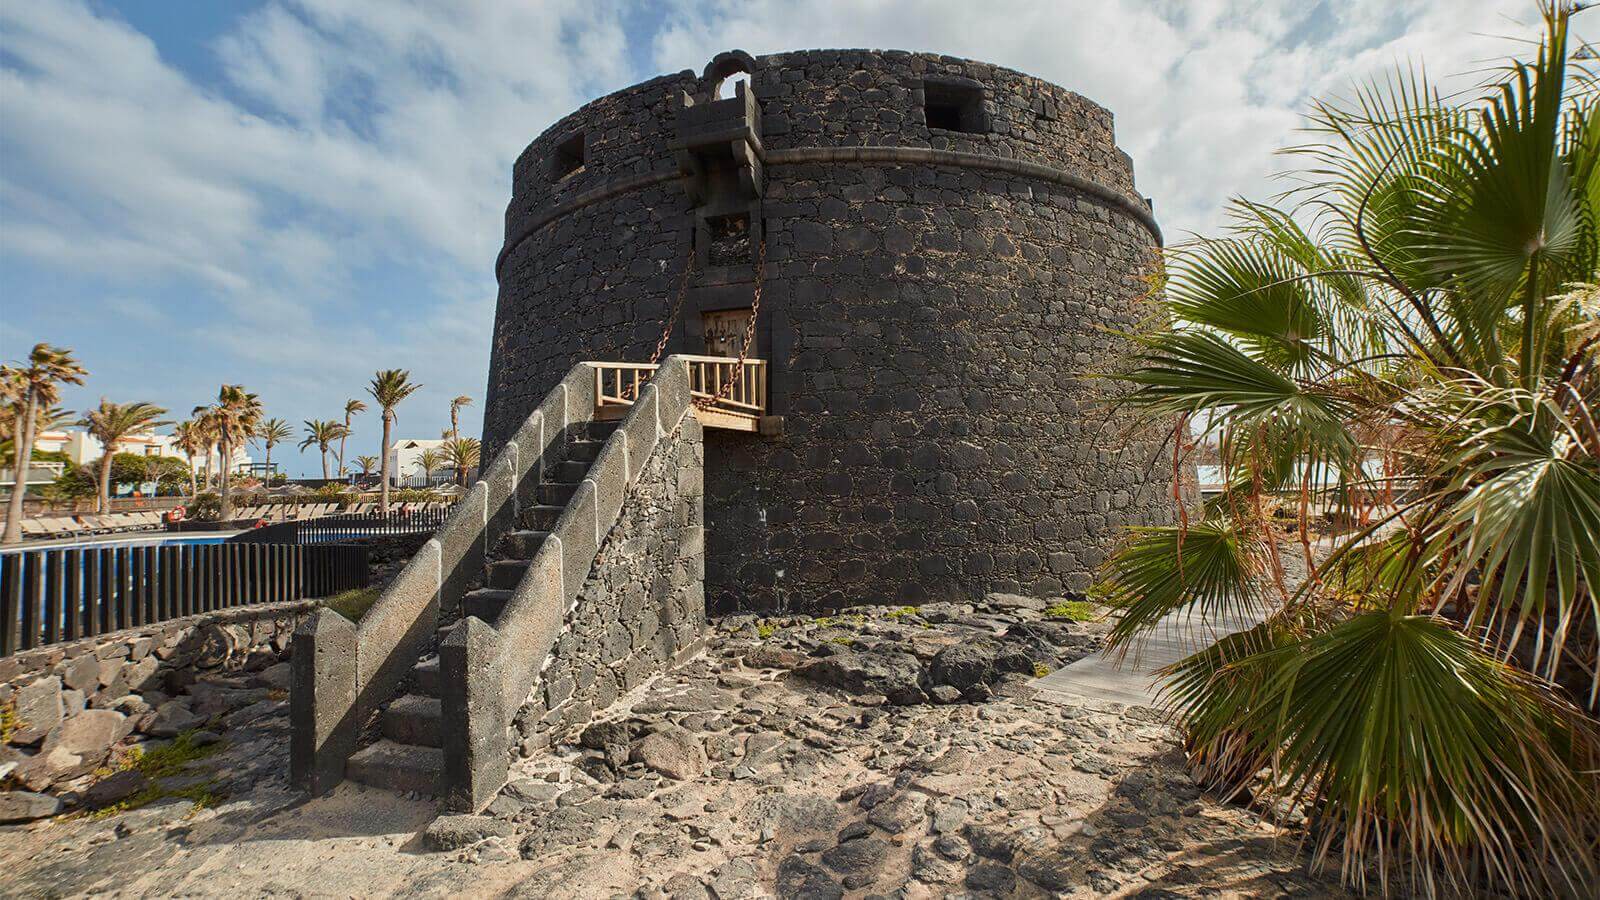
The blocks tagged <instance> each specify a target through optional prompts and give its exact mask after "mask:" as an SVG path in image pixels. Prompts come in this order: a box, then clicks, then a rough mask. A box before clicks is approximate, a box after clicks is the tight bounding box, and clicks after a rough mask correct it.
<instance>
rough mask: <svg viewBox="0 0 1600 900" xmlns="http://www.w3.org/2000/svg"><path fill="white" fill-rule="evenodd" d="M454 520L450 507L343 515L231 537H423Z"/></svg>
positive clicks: (295, 540) (247, 540) (256, 540)
mask: <svg viewBox="0 0 1600 900" xmlns="http://www.w3.org/2000/svg"><path fill="white" fill-rule="evenodd" d="M449 517H450V508H449V507H445V508H442V509H440V508H434V509H425V510H414V511H396V512H391V513H389V514H388V515H382V514H379V513H372V514H366V515H363V514H355V513H349V514H341V515H333V516H322V517H320V518H316V519H297V520H295V521H292V522H273V523H271V524H269V525H263V526H261V527H260V528H252V529H250V530H249V531H242V532H240V533H238V534H236V535H234V536H233V537H231V538H229V539H228V540H229V542H230V543H240V544H325V543H328V542H329V541H349V540H357V539H360V538H367V537H382V536H383V535H389V534H421V533H423V532H431V531H434V530H436V529H437V528H438V527H439V526H440V525H443V524H444V523H445V520H446V519H448V518H449Z"/></svg>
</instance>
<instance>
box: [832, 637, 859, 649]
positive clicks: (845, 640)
mask: <svg viewBox="0 0 1600 900" xmlns="http://www.w3.org/2000/svg"><path fill="white" fill-rule="evenodd" d="M828 640H830V641H832V642H833V643H835V644H838V645H839V646H841V647H848V646H850V645H852V644H854V643H855V642H856V639H855V638H853V637H845V636H843V635H840V636H839V637H834V638H828Z"/></svg>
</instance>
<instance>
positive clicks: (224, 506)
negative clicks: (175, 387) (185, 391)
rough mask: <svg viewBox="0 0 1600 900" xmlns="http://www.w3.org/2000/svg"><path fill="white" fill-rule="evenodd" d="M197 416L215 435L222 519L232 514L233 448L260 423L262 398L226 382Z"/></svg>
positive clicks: (247, 436) (198, 407)
mask: <svg viewBox="0 0 1600 900" xmlns="http://www.w3.org/2000/svg"><path fill="white" fill-rule="evenodd" d="M194 415H195V416H196V418H202V419H203V420H204V421H205V422H206V425H207V427H208V429H209V430H210V431H211V433H212V434H213V435H214V436H215V438H216V442H217V455H218V457H219V460H220V462H219V468H220V470H221V478H220V482H221V484H220V490H221V493H222V503H221V509H220V510H219V511H218V513H217V517H218V518H219V519H223V520H227V519H231V518H233V497H232V496H231V495H230V491H229V484H228V476H229V474H230V473H229V469H231V468H232V466H233V451H234V448H235V447H239V446H242V445H243V444H244V442H245V441H248V440H249V439H250V436H251V435H253V434H255V433H256V429H257V428H259V427H260V425H261V416H262V409H261V398H260V397H258V396H256V395H255V394H252V393H250V392H249V391H246V390H245V389H244V387H243V386H242V385H237V384H225V385H223V386H222V387H221V389H219V390H218V391H217V402H215V403H213V404H211V405H210V406H197V407H195V410H194Z"/></svg>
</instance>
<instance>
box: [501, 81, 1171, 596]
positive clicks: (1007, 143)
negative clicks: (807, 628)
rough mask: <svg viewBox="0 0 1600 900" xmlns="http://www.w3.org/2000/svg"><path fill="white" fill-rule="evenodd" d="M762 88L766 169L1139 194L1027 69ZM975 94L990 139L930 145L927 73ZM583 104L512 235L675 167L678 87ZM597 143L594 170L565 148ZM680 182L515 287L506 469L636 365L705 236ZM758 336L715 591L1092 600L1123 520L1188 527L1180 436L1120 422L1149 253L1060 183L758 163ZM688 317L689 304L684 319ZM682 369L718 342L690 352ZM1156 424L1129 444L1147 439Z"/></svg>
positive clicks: (612, 202) (525, 199) (1084, 124)
mask: <svg viewBox="0 0 1600 900" xmlns="http://www.w3.org/2000/svg"><path fill="white" fill-rule="evenodd" d="M759 63H760V66H759V68H758V70H757V71H756V72H755V73H754V76H753V80H752V81H753V85H754V92H755V94H756V97H757V99H758V101H759V103H760V106H761V116H762V134H763V139H764V141H765V146H766V149H767V151H768V154H769V156H770V155H771V154H772V151H775V150H778V151H781V150H785V149H791V148H811V147H846V146H861V145H882V146H906V147H924V148H934V149H948V150H957V151H961V152H965V153H979V154H984V155H990V156H999V157H1006V158H1015V159H1021V160H1026V161H1028V162H1033V163H1040V164H1044V165H1048V166H1052V167H1054V168H1058V169H1061V170H1064V171H1066V172H1068V173H1071V174H1072V175H1076V176H1078V177H1081V178H1087V179H1090V180H1092V181H1095V182H1098V183H1100V184H1102V185H1105V186H1107V187H1111V188H1114V189H1117V190H1118V191H1119V192H1122V193H1124V194H1127V195H1128V196H1130V197H1136V195H1134V194H1133V193H1132V185H1133V174H1132V168H1131V165H1130V164H1129V162H1128V159H1127V157H1126V156H1125V155H1124V154H1122V153H1121V151H1119V150H1117V148H1116V147H1115V144H1114V142H1113V137H1112V130H1111V115H1110V113H1109V112H1107V111H1106V110H1104V109H1102V108H1100V107H1099V106H1096V105H1095V104H1093V103H1091V102H1090V101H1088V100H1085V99H1084V98H1082V97H1079V96H1078V95H1076V94H1073V93H1071V92H1069V91H1066V90H1064V89H1062V88H1059V87H1056V86H1054V85H1050V84H1047V83H1045V82H1041V81H1039V80H1037V79H1034V78H1030V77H1028V76H1025V75H1021V74H1019V73H1016V72H1012V71H1010V70H1006V69H1002V68H999V67H995V66H990V65H987V64H983V63H975V62H968V61H961V60H954V59H951V58H948V57H939V56H933V55H926V54H909V53H896V52H888V53H874V52H867V51H807V52H801V53H788V54H779V55H775V56H769V57H763V58H761V59H760V60H759ZM928 78H937V79H943V80H946V81H952V82H954V83H962V84H965V83H975V84H978V85H981V86H982V90H983V91H984V106H985V111H986V113H987V116H988V119H989V123H988V124H989V131H988V132H987V133H985V134H981V135H975V134H963V133H956V132H945V131H938V130H930V129H929V128H927V126H926V125H925V124H924V122H923V113H922V97H921V94H920V93H919V92H920V91H921V90H922V89H923V84H924V80H925V79H928ZM696 83H697V81H696V79H695V78H694V77H693V75H692V74H690V73H687V72H685V73H680V74H678V75H674V76H669V77H666V78H662V79H657V80H655V81H653V82H647V83H645V84H643V85H639V86H635V87H633V88H629V89H626V90H623V91H620V92H618V93H616V94H612V95H608V96H607V97H603V98H600V99H599V100H596V101H594V102H593V103H590V104H589V105H587V106H585V107H584V108H583V109H581V110H579V111H578V112H576V113H574V114H573V115H572V116H569V117H567V118H566V119H564V120H563V121H562V122H560V123H558V124H557V125H556V126H554V127H552V128H551V129H550V130H549V131H548V132H546V133H545V135H543V136H541V137H540V138H539V139H538V140H536V141H534V143H533V144H532V145H531V146H530V147H529V149H528V151H527V152H526V153H524V155H523V157H522V158H521V159H519V161H518V164H517V169H516V184H515V188H514V197H513V200H512V203H511V205H510V207H509V208H508V211H507V233H508V235H513V236H514V235H518V234H520V233H521V232H522V231H523V230H524V229H525V227H526V225H527V223H529V222H531V221H536V220H537V219H538V218H539V217H541V216H543V215H546V214H548V212H549V211H551V210H552V209H556V208H558V207H560V206H561V205H562V204H567V203H570V202H571V201H572V200H573V199H574V198H576V197H578V196H580V195H582V194H584V193H585V192H592V191H596V190H599V189H603V188H604V187H605V186H607V185H613V184H616V183H618V182H620V181H622V180H624V179H637V178H641V176H645V177H647V176H648V175H649V174H650V173H652V172H660V173H671V172H674V171H675V164H674V162H673V159H672V156H671V152H670V151H669V150H668V149H667V146H666V145H667V141H668V140H669V135H670V134H671V131H672V123H673V119H672V113H671V107H670V106H669V104H668V98H669V96H670V94H669V92H670V91H672V90H681V89H693V88H694V87H695V85H696ZM579 130H582V131H583V132H584V134H585V136H586V137H585V140H586V142H587V156H586V161H585V165H584V168H583V170H582V171H580V172H578V173H576V174H573V175H570V176H568V177H567V178H566V179H564V180H562V181H560V182H559V183H552V179H551V177H550V170H549V168H548V158H549V154H550V153H551V152H553V148H554V147H555V145H556V144H558V143H559V142H561V141H562V140H565V139H566V138H568V137H569V136H570V135H571V134H573V133H574V132H575V131H579ZM689 213H690V210H689V203H688V201H687V199H686V198H685V196H684V194H683V191H682V189H681V188H680V187H679V186H678V185H677V183H676V182H675V181H673V180H670V179H669V180H665V181H660V182H657V183H654V184H649V185H646V186H643V187H639V188H636V189H632V190H627V191H623V192H620V193H616V194H614V195H612V196H609V197H607V198H605V199H601V200H598V201H596V202H592V203H589V204H587V205H583V206H581V207H579V208H577V209H575V210H574V211H572V212H570V213H569V214H566V215H562V216H560V217H558V218H556V219H554V220H553V221H551V222H550V223H549V224H547V225H545V226H544V227H542V228H540V229H539V230H538V231H536V232H535V233H534V234H533V235H532V236H531V237H529V238H528V239H527V240H524V241H522V242H520V243H518V244H516V245H515V246H514V247H512V249H511V250H510V252H509V253H508V254H507V255H506V258H505V260H504V264H503V267H502V270H501V290H500V301H499V310H498V313H497V317H496V324H495V343H494V350H493V360H492V363H491V371H490V382H489V398H488V403H487V407H488V408H487V410H486V413H487V418H486V422H485V443H486V444H487V445H488V447H489V449H490V451H491V452H492V450H493V448H494V447H496V446H498V444H499V443H500V442H501V441H503V440H504V439H505V437H506V436H508V435H509V434H510V433H511V432H512V431H514V430H515V428H516V426H517V424H518V423H520V421H521V420H522V418H523V417H524V416H526V415H527V413H528V412H529V411H530V410H532V409H533V408H534V407H535V406H536V405H537V404H538V403H539V401H540V400H541V399H542V398H543V396H544V394H545V392H546V391H547V390H548V389H549V388H550V387H551V386H552V385H554V384H555V383H556V382H557V381H559V380H560V378H561V377H562V376H563V375H564V374H565V373H566V372H567V371H568V369H569V368H570V367H571V366H572V365H573V364H574V363H576V362H578V361H580V360H583V359H632V360H644V359H647V358H648V356H649V353H650V351H651V350H652V349H653V347H654V343H655V339H656V337H657V336H658V335H659V334H660V329H661V324H662V322H663V320H664V317H665V316H666V313H667V310H668V308H669V306H670V303H671V301H672V299H673V296H674V292H675V290H676V287H677V283H678V277H679V273H680V272H681V271H682V269H681V267H682V266H683V265H684V259H685V257H686V256H687V254H688V247H689V243H690V240H691V233H692V219H691V216H690V215H689ZM763 215H764V219H765V225H766V229H767V236H768V245H767V246H768V250H767V267H766V279H765V296H764V300H763V306H762V327H763V330H765V331H766V333H767V336H766V343H765V344H764V352H768V354H769V356H770V358H771V360H772V366H773V370H772V376H771V377H772V388H773V405H774V410H773V411H774V412H776V413H779V414H781V415H783V416H785V418H786V428H785V432H784V434H783V435H782V436H781V437H778V438H762V437H757V436H753V435H744V434H734V433H729V432H722V431H717V430H707V431H706V436H705V437H706V498H705V505H706V520H707V535H706V541H707V547H706V585H705V587H706V597H707V602H708V604H710V605H712V606H713V607H714V608H717V609H721V610H727V609H734V608H796V609H816V608H823V607H831V606H839V605H845V604H849V603H856V602H885V603H887V602H904V603H915V602H921V601H931V600H943V599H968V598H974V597H977V596H981V595H982V594H983V593H985V592H988V591H993V590H1006V591H1020V592H1024V593H1031V594H1035V595H1038V596H1051V595H1059V594H1061V593H1062V592H1064V591H1080V590H1083V589H1084V588H1085V587H1087V585H1088V583H1089V577H1090V575H1089V573H1090V571H1091V570H1092V568H1093V567H1094V566H1095V565H1096V564H1097V563H1099V562H1100V560H1101V559H1102V558H1103V556H1104V554H1105V552H1106V551H1107V550H1108V549H1109V547H1110V545H1111V543H1112V542H1113V541H1114V540H1115V538H1116V528H1117V526H1120V525H1124V524H1135V523H1160V522H1166V521H1169V520H1170V516H1171V514H1172V502H1171V499H1170V493H1171V460H1170V455H1165V454H1163V453H1162V448H1161V445H1160V437H1161V434H1160V430H1161V428H1160V425H1161V423H1133V422H1129V421H1126V420H1125V419H1122V418H1118V417H1113V416H1109V415H1108V413H1109V410H1108V408H1107V407H1106V406H1105V404H1103V403H1102V402H1101V401H1103V400H1105V399H1106V397H1105V394H1104V392H1105V390H1106V389H1107V388H1106V384H1105V383H1104V382H1102V381H1096V380H1093V379H1089V378H1086V377H1085V376H1086V375H1088V374H1090V373H1093V372H1096V371H1104V370H1107V369H1109V368H1111V367H1112V366H1114V365H1115V364H1116V360H1117V358H1118V355H1119V354H1120V353H1121V352H1122V351H1123V349H1124V347H1123V344H1122V341H1121V340H1120V339H1118V338H1117V337H1115V336H1114V334H1112V331H1113V330H1116V329H1126V328H1131V327H1132V326H1133V325H1134V324H1135V323H1136V322H1138V321H1140V320H1142V319H1143V318H1144V316H1146V315H1147V314H1148V312H1149V308H1148V307H1147V306H1146V305H1145V303H1144V302H1143V300H1142V298H1143V297H1144V295H1145V293H1146V292H1147V290H1148V284H1147V280H1148V274H1149V272H1150V271H1151V269H1152V267H1153V266H1154V263H1155V259H1156V252H1157V241H1156V238H1155V237H1154V236H1153V235H1152V234H1151V233H1150V232H1149V231H1148V230H1147V229H1146V228H1145V227H1144V226H1143V225H1142V224H1140V223H1139V222H1138V221H1137V220H1136V219H1135V218H1134V217H1133V216H1132V215H1130V214H1129V213H1128V211H1127V210H1125V209H1121V208H1119V207H1117V206H1116V205H1115V204H1112V203H1109V202H1107V201H1105V200H1103V199H1100V198H1097V197H1093V196H1091V195H1089V194H1086V193H1083V192H1080V191H1077V190H1075V189H1073V188H1071V187H1067V186H1063V185H1059V184H1055V183H1051V182H1049V181H1046V180H1043V179H1039V178H1032V177H1021V176H1016V175H1009V174H1002V173H998V172H993V171H984V170H978V169H974V168H970V167H960V166H953V165H927V164H903V163H901V164H896V163H870V164H862V163H856V162H822V163H792V162H791V163H777V164H771V163H769V165H768V166H767V168H766V193H765V200H764V209H763ZM690 314H693V313H692V312H691V313H690ZM673 349H677V350H679V351H680V352H702V351H701V350H700V348H698V347H690V346H686V345H683V344H681V343H680V344H678V345H676V346H674V347H673ZM1135 426H1139V427H1135Z"/></svg>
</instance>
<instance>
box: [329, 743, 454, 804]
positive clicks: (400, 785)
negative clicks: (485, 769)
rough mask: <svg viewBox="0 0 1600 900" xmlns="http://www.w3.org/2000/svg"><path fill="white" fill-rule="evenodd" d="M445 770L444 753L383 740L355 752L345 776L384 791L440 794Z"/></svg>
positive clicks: (346, 767) (345, 770) (347, 765)
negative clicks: (441, 774)
mask: <svg viewBox="0 0 1600 900" xmlns="http://www.w3.org/2000/svg"><path fill="white" fill-rule="evenodd" d="M443 769H444V751H442V750H438V749H435V748H433V747H417V746H414V745H412V744H396V743H395V742H394V741H388V740H381V741H378V742H377V743H375V744H372V745H371V746H368V747H363V748H361V749H360V750H358V751H356V753H355V755H353V756H351V757H350V761H349V762H348V763H346V764H345V767H344V774H345V777H346V778H349V779H350V780H351V781H359V782H361V783H362V784H367V785H371V786H372V787H376V788H383V789H384V790H389V791H411V792H412V793H417V794H437V793H438V791H439V772H440V771H442V770H443Z"/></svg>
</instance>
